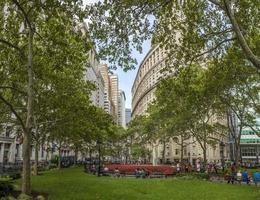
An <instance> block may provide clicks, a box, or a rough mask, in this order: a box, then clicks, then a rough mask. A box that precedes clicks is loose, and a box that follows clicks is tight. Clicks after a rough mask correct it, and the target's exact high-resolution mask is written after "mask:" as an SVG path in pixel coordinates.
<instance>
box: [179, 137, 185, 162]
mask: <svg viewBox="0 0 260 200" xmlns="http://www.w3.org/2000/svg"><path fill="white" fill-rule="evenodd" d="M180 146H181V160H180V163H181V165H183V146H184V145H183V139H182V137H181V145H180Z"/></svg>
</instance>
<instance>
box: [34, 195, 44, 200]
mask: <svg viewBox="0 0 260 200" xmlns="http://www.w3.org/2000/svg"><path fill="white" fill-rule="evenodd" d="M36 200H45V197H44V196H42V195H39V196H37V198H36Z"/></svg>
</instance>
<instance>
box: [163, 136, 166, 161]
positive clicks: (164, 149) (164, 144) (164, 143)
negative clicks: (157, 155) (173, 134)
mask: <svg viewBox="0 0 260 200" xmlns="http://www.w3.org/2000/svg"><path fill="white" fill-rule="evenodd" d="M165 151H166V141H165V139H164V140H163V152H162V164H165Z"/></svg>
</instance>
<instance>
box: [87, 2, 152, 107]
mask: <svg viewBox="0 0 260 200" xmlns="http://www.w3.org/2000/svg"><path fill="white" fill-rule="evenodd" d="M83 1H84V3H85V4H91V3H95V2H98V1H99V0H83ZM150 46H151V41H150V40H149V41H146V42H144V44H143V52H142V54H140V53H139V52H137V51H133V52H132V56H133V58H136V59H137V62H138V64H137V66H136V68H135V69H134V70H130V71H128V72H124V71H123V70H122V69H121V68H118V69H117V70H116V71H115V74H117V75H118V79H119V89H121V90H123V91H124V92H125V95H126V104H125V107H126V108H131V101H132V94H131V89H132V85H133V83H134V80H135V76H136V73H137V71H138V68H139V65H140V63H141V62H142V60H143V58H144V57H145V55H146V54H147V53H148V51H149V49H150ZM102 63H103V62H102ZM104 63H105V62H104ZM106 64H108V65H109V63H106Z"/></svg>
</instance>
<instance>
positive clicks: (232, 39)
mask: <svg viewBox="0 0 260 200" xmlns="http://www.w3.org/2000/svg"><path fill="white" fill-rule="evenodd" d="M235 39H236V38H228V39H225V40H223V41H221V42H220V43H218V44H217V45H216V46H214V47H213V48H211V49H209V50H207V51H204V52H203V53H200V54H197V55H195V56H194V57H193V58H192V59H191V61H190V63H192V62H193V61H194V60H195V59H196V58H199V57H201V56H203V55H205V54H208V53H210V52H212V51H214V50H216V49H217V48H218V47H220V46H221V45H222V44H224V43H226V42H231V41H234V40H235Z"/></svg>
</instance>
